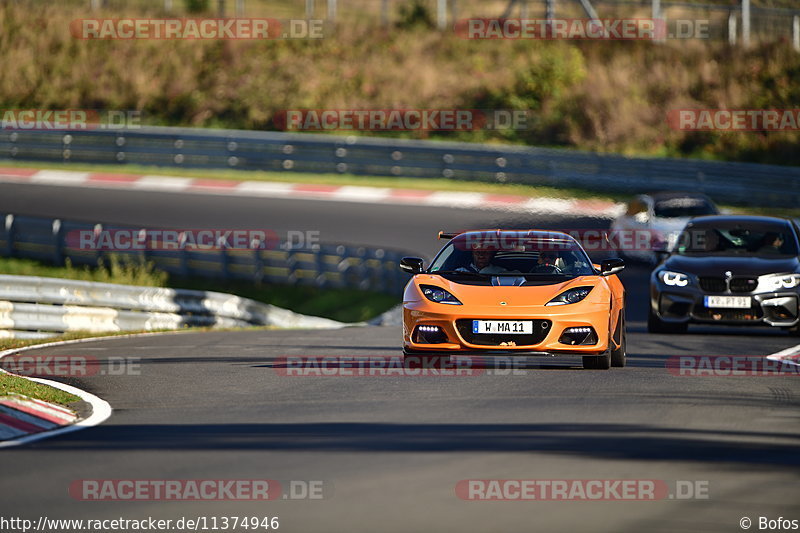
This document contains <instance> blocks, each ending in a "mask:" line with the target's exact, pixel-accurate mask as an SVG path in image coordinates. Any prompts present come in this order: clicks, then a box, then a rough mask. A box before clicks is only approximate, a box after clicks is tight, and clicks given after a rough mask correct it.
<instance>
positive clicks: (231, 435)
mask: <svg viewBox="0 0 800 533" xmlns="http://www.w3.org/2000/svg"><path fill="white" fill-rule="evenodd" d="M798 446H800V436H798V435H790V434H785V433H767V432H757V431H715V430H698V429H684V428H677V427H657V426H651V425H639V424H403V423H393V424H390V423H296V424H291V423H275V424H268V423H264V424H186V425H156V424H149V425H106V426H100V427H97V428H92V429H88V430H85V431H80V432H77V433H73V434H71V435H65V436H64V437H62V438H60V439H57V440H53V441H47V442H43V443H40V444H34V445H33V446H32V447H34V448H44V447H46V448H47V449H49V450H52V451H58V450H75V449H80V450H87V451H93V450H103V451H106V450H241V451H259V450H265V451H266V450H269V451H293V452H300V451H306V452H385V453H408V452H446V453H449V452H508V453H551V454H557V455H566V456H586V457H593V458H597V459H616V460H623V459H628V460H637V461H641V460H644V461H652V460H657V461H693V462H700V463H706V464H708V463H717V464H724V463H729V464H736V465H737V468H741V467H743V466H744V465H761V466H764V465H774V466H776V467H779V468H782V469H785V468H787V467H790V466H800V454H798V453H797V449H798ZM6 453H14V451H13V450H9V451H8V452H6Z"/></svg>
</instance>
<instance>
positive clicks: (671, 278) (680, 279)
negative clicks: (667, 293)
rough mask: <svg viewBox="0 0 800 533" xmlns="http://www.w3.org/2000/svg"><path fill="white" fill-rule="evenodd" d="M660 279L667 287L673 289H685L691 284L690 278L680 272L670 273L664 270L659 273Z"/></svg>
mask: <svg viewBox="0 0 800 533" xmlns="http://www.w3.org/2000/svg"><path fill="white" fill-rule="evenodd" d="M658 277H659V278H661V281H663V282H664V284H665V285H670V286H672V287H685V286H687V285H688V284H689V276H687V275H686V274H681V273H680V272H670V271H669V270H662V271H661V272H659V273H658Z"/></svg>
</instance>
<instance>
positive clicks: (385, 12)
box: [381, 0, 389, 26]
mask: <svg viewBox="0 0 800 533" xmlns="http://www.w3.org/2000/svg"><path fill="white" fill-rule="evenodd" d="M388 25H389V0H381V26H388Z"/></svg>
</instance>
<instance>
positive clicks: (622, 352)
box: [611, 311, 628, 368]
mask: <svg viewBox="0 0 800 533" xmlns="http://www.w3.org/2000/svg"><path fill="white" fill-rule="evenodd" d="M617 328H618V331H619V348H617V349H615V350H612V351H611V366H613V367H615V368H623V367H624V366H625V363H626V361H627V360H628V354H627V351H626V350H627V343H628V341H627V334H626V333H625V329H626V328H625V311H621V312H620V317H619V322H618V324H617Z"/></svg>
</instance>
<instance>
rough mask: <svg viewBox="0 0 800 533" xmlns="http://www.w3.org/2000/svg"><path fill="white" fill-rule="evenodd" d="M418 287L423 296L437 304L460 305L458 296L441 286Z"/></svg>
mask: <svg viewBox="0 0 800 533" xmlns="http://www.w3.org/2000/svg"><path fill="white" fill-rule="evenodd" d="M419 288H420V289H421V290H422V294H424V295H425V298H427V299H428V300H430V301H432V302H436V303H437V304H450V305H461V302H459V301H458V298H456V297H455V296H453V295H452V294H450V293H449V292H447V291H446V290H444V289H442V288H441V287H435V286H433V285H420V286H419Z"/></svg>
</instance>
